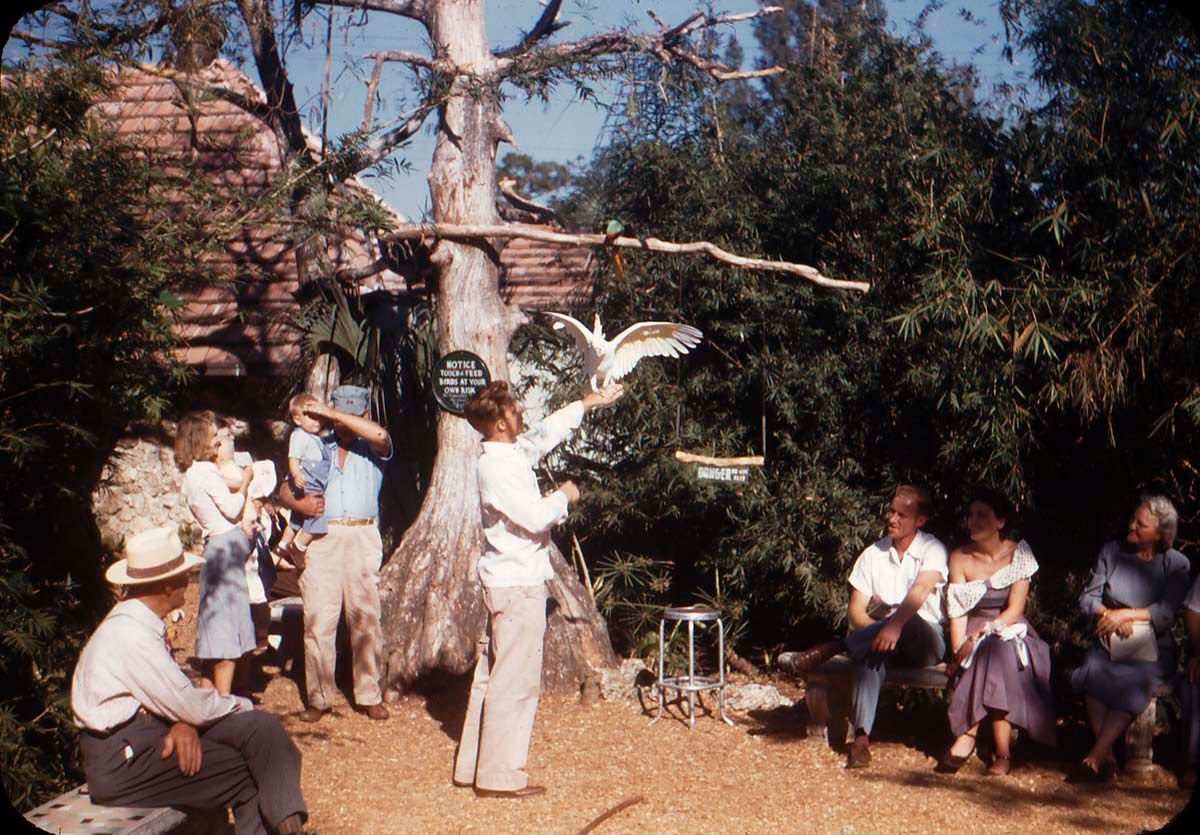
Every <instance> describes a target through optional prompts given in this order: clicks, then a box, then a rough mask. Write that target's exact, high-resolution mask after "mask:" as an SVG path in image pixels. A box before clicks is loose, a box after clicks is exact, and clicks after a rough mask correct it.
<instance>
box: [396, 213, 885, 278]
mask: <svg viewBox="0 0 1200 835" xmlns="http://www.w3.org/2000/svg"><path fill="white" fill-rule="evenodd" d="M438 238H444V239H446V240H450V241H458V242H473V241H479V240H486V239H488V238H528V239H530V240H535V241H545V242H547V243H552V244H574V245H576V246H615V247H622V248H625V249H640V250H643V251H647V252H670V253H677V254H687V253H703V254H705V255H708V256H709V257H710V258H713V259H715V260H717V261H721V262H723V263H726V264H731V265H733V266H735V267H742V268H744V269H747V270H760V271H763V272H782V273H790V274H792V275H798V276H800V277H801V278H803V279H806V280H808V281H811V282H812V283H813V284H817V285H819V286H821V287H834V288H837V289H840V290H860V291H862V292H864V293H865V292H866V291H867V290H869V289H871V285H870V284H868V283H867V282H865V281H846V280H844V279H839V278H829V277H828V276H824V275H821V272H820V271H819V270H817V269H816V268H814V267H809V266H806V265H804V264H793V263H791V262H788V261H768V260H766V259H764V258H746V257H743V256H741V255H734V254H733V253H732V252H726V251H725V250H723V249H721V248H720V247H719V246H717V245H716V244H712V243H709V242H708V241H688V242H686V243H675V242H673V241H662V240H659V239H658V238H645V239H641V238H625V237H621V238H615V239H612V240H608V239H606V238H605V236H604V235H592V234H587V233H569V232H554V231H551V230H549V229H543V228H541V227H538V226H527V225H524V224H519V223H510V224H503V225H499V226H490V225H463V224H450V223H409V224H405V225H402V226H400V227H398V228H397V229H396V231H394V232H392V233H390V234H387V235H383V236H381V239H382V240H393V241H395V240H422V239H425V240H429V239H438Z"/></svg>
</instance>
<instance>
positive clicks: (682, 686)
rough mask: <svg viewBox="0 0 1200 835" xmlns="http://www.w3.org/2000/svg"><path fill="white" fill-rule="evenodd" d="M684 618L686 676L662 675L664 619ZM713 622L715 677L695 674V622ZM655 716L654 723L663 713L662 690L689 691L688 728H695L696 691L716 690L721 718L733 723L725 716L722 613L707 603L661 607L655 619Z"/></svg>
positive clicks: (665, 621)
mask: <svg viewBox="0 0 1200 835" xmlns="http://www.w3.org/2000/svg"><path fill="white" fill-rule="evenodd" d="M669 620H670V621H676V622H678V621H686V622H687V628H688V674H687V675H686V676H667V675H665V669H664V665H665V663H666V661H665V659H666V632H667V621H669ZM697 621H699V622H702V623H706V622H711V621H716V623H717V674H716V675H715V676H711V675H710V676H698V675H696V623H697ZM655 686H656V687H657V688H658V715H657V716H655V717H654V718H653V719H651V720H650V724H651V725H653V724H654V723H655V722H657V721H658V720H659V719H662V715H663V690H665V689H666V688H668V687H669V688H671V689H672V690H677V691H686V692H687V694H688V730H689V731H690V730H694V729H695V727H696V694H697V693H699V692H700V691H701V690H716V691H717V702H718V704H719V705H720V709H721V718H722V719H724V720H725V721H726V722H727V723H728V724H730V725H732V724H733V720H732V719H730V718H729V717H728V716H726V715H725V626H724V624H722V623H721V613H720V612H719V611H718V610H716V609H710V608H708V607H707V606H672V607H671V608H668V609H664V610H663V615H662V620H660V621H659V622H658V681H657V682H655Z"/></svg>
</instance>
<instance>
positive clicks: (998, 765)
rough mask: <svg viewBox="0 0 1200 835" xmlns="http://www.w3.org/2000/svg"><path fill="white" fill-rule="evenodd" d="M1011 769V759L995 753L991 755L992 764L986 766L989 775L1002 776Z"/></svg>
mask: <svg viewBox="0 0 1200 835" xmlns="http://www.w3.org/2000/svg"><path fill="white" fill-rule="evenodd" d="M1011 770H1012V760H1011V759H1010V758H1009V757H1008V756H1007V755H1004V754H996V755H995V756H994V757H992V764H991V765H989V766H988V770H987V773H988V776H989V777H1004V776H1005V775H1007V774H1008V772H1009V771H1011Z"/></svg>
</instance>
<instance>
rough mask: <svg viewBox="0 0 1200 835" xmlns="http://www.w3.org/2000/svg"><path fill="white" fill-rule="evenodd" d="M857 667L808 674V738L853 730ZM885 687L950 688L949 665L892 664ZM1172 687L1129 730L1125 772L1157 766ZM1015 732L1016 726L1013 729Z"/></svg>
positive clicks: (842, 661) (846, 662) (842, 659)
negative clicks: (1159, 727)
mask: <svg viewBox="0 0 1200 835" xmlns="http://www.w3.org/2000/svg"><path fill="white" fill-rule="evenodd" d="M853 668H854V662H852V661H851V660H850V658H849V656H847V655H838V656H835V657H833V658H831V659H829V660H828V661H826V662H825V663H824V664H822V665H821V666H820V667H818V668H817V669H815V670H813V671H812V672H810V673H808V675H807V683H806V689H805V696H804V699H805V702H806V703H807V705H808V717H809V719H808V734H807V736H808V738H809V739H819V740H822V741H824V742H826V743H828V744H829V745H831V746H833V747H840V746H841V744H842V743H844V742H845V741H846V735H847V733H848V732H849V731H850V722H849V719H848V715H849V704H850V674H851V671H852V670H853ZM883 686H884V687H898V688H901V689H913V688H917V689H924V690H948V689H950V679H949V678H948V677H947V676H946V665H945V664H938V665H937V666H935V667H898V666H893V665H889V666H888V668H887V674H886V676H885V678H884V681H883ZM1170 693H1171V688H1170V687H1160V688H1159V689H1158V690H1156V691H1155V692H1154V695H1153V696H1151V697H1150V704H1149V705H1147V707H1146V709H1145V710H1144V711H1142V713H1141V715H1139V716H1137V717H1136V718H1135V719H1134V720H1133V723H1132V724H1131V725H1130V726H1129V729H1128V730H1126V731H1125V753H1126V758H1125V771H1129V772H1141V771H1149V770H1150V769H1151V768H1153V764H1152V762H1151V745H1152V744H1153V742H1154V728H1155V724H1156V723H1155V719H1156V716H1157V704H1158V703H1157V699H1158V698H1161V697H1164V696H1168V695H1170ZM1013 731H1014V733H1015V732H1016V728H1014V729H1013Z"/></svg>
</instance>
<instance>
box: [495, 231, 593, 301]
mask: <svg viewBox="0 0 1200 835" xmlns="http://www.w3.org/2000/svg"><path fill="white" fill-rule="evenodd" d="M594 271H595V256H594V254H593V250H592V249H591V247H586V246H570V245H567V244H551V243H544V242H542V241H531V240H527V239H524V238H514V239H512V240H511V241H510V242H509V244H508V246H506V247H504V249H502V250H500V296H501V298H503V299H504V300H505V301H506V302H508V303H509V304H515V305H516V306H517V307H520V308H521V309H523V310H548V309H555V310H562V311H566V310H567V309H568V308H570V307H572V306H575V305H577V304H579V303H581V302H586V301H588V300H590V298H591V294H592V287H593V277H594V276H593V273H594Z"/></svg>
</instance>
